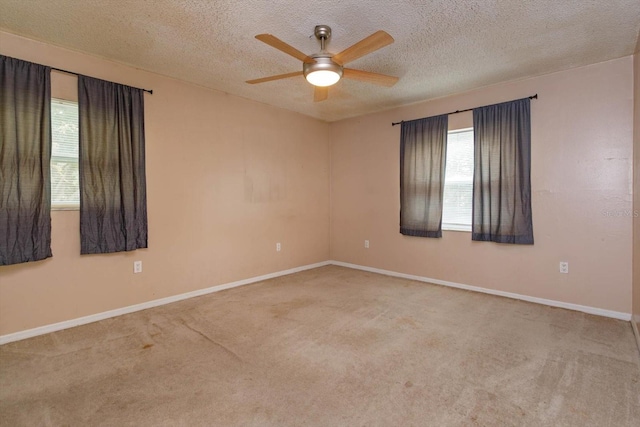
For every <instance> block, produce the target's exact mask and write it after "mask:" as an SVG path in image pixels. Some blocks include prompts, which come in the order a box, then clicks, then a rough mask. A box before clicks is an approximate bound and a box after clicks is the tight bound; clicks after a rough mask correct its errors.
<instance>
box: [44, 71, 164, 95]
mask: <svg viewBox="0 0 640 427" xmlns="http://www.w3.org/2000/svg"><path fill="white" fill-rule="evenodd" d="M49 68H51V69H52V70H55V71H60V72H61V73H67V74H73V75H76V76H79V75H80V74H78V73H74V72H73V71H68V70H63V69H62V68H55V67H49ZM125 86H129V85H125ZM129 87H132V88H134V89H138V90H143V91H145V92H148V93H150V94H151V95H153V89H142V88H139V87H133V86H129Z"/></svg>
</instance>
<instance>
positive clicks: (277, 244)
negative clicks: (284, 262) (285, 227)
mask: <svg viewBox="0 0 640 427" xmlns="http://www.w3.org/2000/svg"><path fill="white" fill-rule="evenodd" d="M281 249H282V246H281V245H280V243H276V252H280V250H281Z"/></svg>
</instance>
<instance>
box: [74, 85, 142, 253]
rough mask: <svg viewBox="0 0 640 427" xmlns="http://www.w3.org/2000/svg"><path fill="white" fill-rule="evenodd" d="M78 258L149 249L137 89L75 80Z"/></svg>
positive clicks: (139, 101) (139, 91)
mask: <svg viewBox="0 0 640 427" xmlns="http://www.w3.org/2000/svg"><path fill="white" fill-rule="evenodd" d="M78 110H79V120H80V152H79V156H80V158H79V163H80V164H79V169H80V252H81V253H82V254H95V253H107V252H120V251H131V250H135V249H138V248H146V247H147V192H146V179H145V146H144V98H143V91H142V90H141V89H136V88H132V87H129V86H123V85H119V84H117V83H111V82H107V81H104V80H98V79H94V78H91V77H86V76H79V77H78Z"/></svg>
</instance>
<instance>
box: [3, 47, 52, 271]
mask: <svg viewBox="0 0 640 427" xmlns="http://www.w3.org/2000/svg"><path fill="white" fill-rule="evenodd" d="M0 138H1V139H0V265H9V264H18V263H22V262H28V261H37V260H41V259H45V258H49V257H50V256H51V255H52V254H51V177H50V174H49V168H50V164H49V163H50V161H51V69H50V68H49V67H45V66H43V65H38V64H32V63H31V62H26V61H22V60H19V59H14V58H9V57H7V56H3V55H0Z"/></svg>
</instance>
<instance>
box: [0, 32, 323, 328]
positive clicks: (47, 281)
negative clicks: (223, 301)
mask: <svg viewBox="0 0 640 427" xmlns="http://www.w3.org/2000/svg"><path fill="white" fill-rule="evenodd" d="M0 52H1V53H2V54H4V55H8V56H13V57H16V58H21V59H25V60H28V61H33V62H38V63H41V64H46V65H51V66H54V67H58V68H65V69H69V70H73V71H77V72H80V73H84V74H87V75H91V76H94V77H98V78H104V79H107V80H111V81H116V82H119V83H124V84H128V85H132V86H137V87H144V88H149V89H153V91H154V93H153V95H145V107H146V111H145V116H146V117H145V119H146V123H145V125H146V147H147V192H148V194H147V196H148V215H149V249H145V250H138V251H134V252H131V253H119V254H111V255H89V256H82V257H81V256H80V255H79V252H80V244H79V236H78V228H79V223H78V212H77V211H70V212H65V211H55V212H53V213H52V224H53V233H52V247H53V254H54V256H53V258H50V259H48V260H44V261H39V262H34V263H27V264H21V265H14V266H6V267H0V335H4V334H8V333H12V332H16V331H21V330H25V329H29V328H33V327H37V326H42V325H47V324H51V323H55V322H60V321H64V320H68V319H74V318H77V317H81V316H86V315H90V314H95V313H99V312H103V311H107V310H111V309H116V308H121V307H125V306H128V305H132V304H136V303H141V302H146V301H150V300H153V299H157V298H162V297H167V296H171V295H176V294H180V293H184V292H188V291H192V290H196V289H201V288H206V287H210V286H214V285H218V284H222V283H228V282H231V281H235V280H240V279H245V278H250V277H254V276H258V275H263V274H267V273H272V272H276V271H281V270H285V269H289V268H293V267H297V266H302V265H307V264H312V263H316V262H320V261H325V260H327V259H328V258H329V140H328V137H329V125H328V124H326V123H323V122H320V121H318V120H315V119H311V118H308V117H305V116H302V115H299V114H296V113H292V112H287V111H284V110H280V109H277V108H273V107H269V106H266V105H263V104H259V103H256V102H252V101H248V100H245V99H241V98H238V97H235V96H231V95H228V94H225V93H221V92H216V91H212V90H208V89H204V88H202V87H198V86H194V85H190V84H186V83H183V82H179V81H176V80H173V79H169V78H165V77H161V76H159V75H155V74H151V73H146V72H142V71H139V70H135V69H133V68H129V67H126V66H123V65H119V64H115V63H112V62H108V61H105V60H102V59H99V58H95V57H91V56H87V55H83V54H79V53H76V52H72V51H68V50H64V49H60V48H57V47H54V46H51V45H47V44H43V43H39V42H35V41H32V40H28V39H24V38H20V37H16V36H13V35H10V34H7V33H0ZM53 79H54V81H53V83H52V85H53V89H52V91H53V95H54V96H58V97H66V98H75V97H76V94H75V86H74V85H75V78H73V77H69V76H67V75H61V74H59V73H54V76H53ZM276 242H281V243H282V251H281V252H280V253H277V252H276V251H275V244H276ZM134 260H142V261H143V269H144V271H143V273H142V274H136V275H134V274H133V273H132V271H133V261H134Z"/></svg>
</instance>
